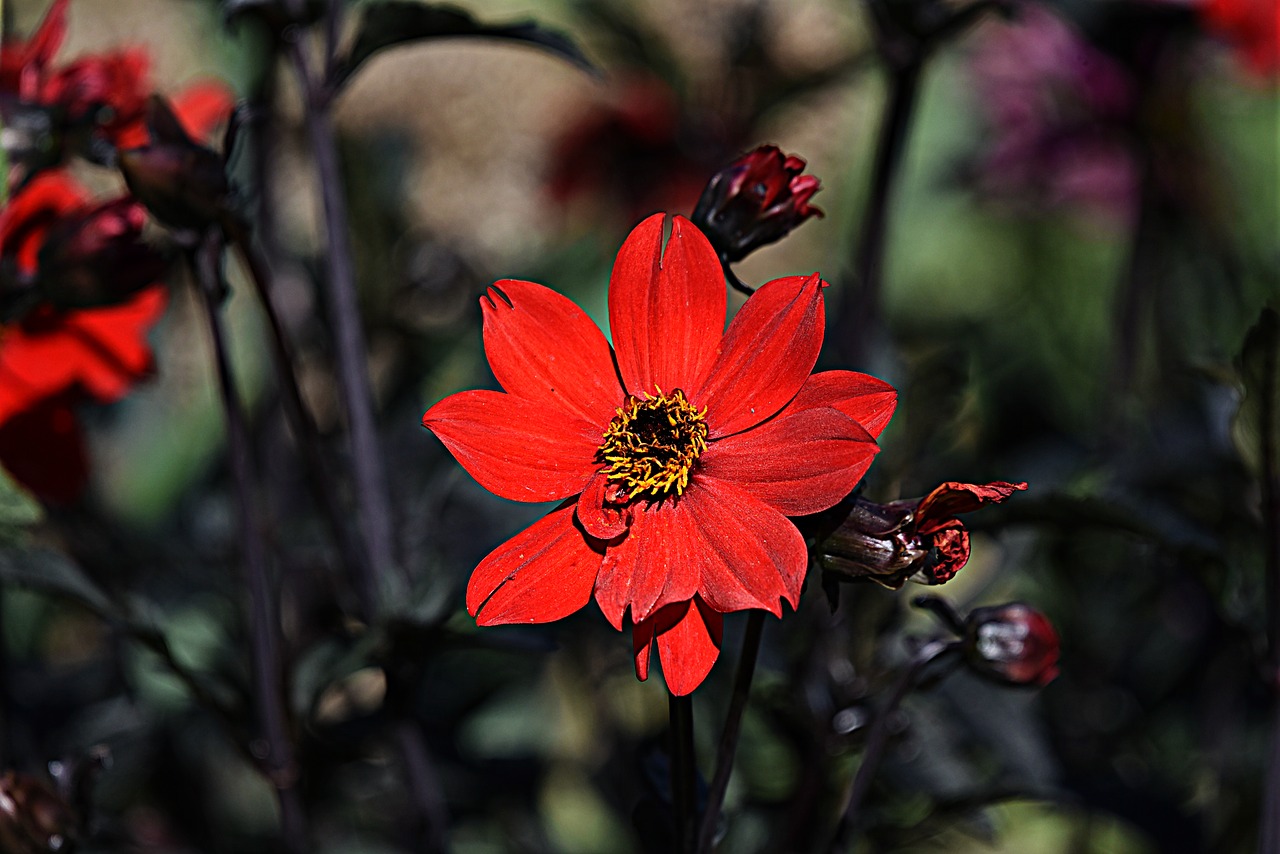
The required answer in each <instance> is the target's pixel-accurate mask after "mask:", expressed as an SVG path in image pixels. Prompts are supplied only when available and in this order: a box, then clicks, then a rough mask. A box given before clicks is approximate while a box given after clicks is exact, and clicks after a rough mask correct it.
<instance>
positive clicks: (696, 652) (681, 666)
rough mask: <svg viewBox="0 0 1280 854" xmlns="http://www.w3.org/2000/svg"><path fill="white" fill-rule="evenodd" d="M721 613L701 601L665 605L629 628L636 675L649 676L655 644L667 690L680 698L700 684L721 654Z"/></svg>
mask: <svg viewBox="0 0 1280 854" xmlns="http://www.w3.org/2000/svg"><path fill="white" fill-rule="evenodd" d="M723 636H724V615H723V614H720V613H718V612H717V611H714V610H712V609H711V608H708V607H707V605H706V604H705V603H703V602H702V601H701V600H698V599H694V600H693V601H692V602H681V603H678V604H675V605H668V606H667V607H665V608H663V609H662V610H661V611H659V612H658V613H656V614H654V615H653V617H651V618H650V619H649V620H647V621H646V622H644V623H641V624H638V625H637V626H636V627H635V628H634V629H633V630H632V649H633V651H634V653H635V663H636V676H637V677H638V678H639V679H640V680H641V681H644V680H645V679H647V678H648V677H649V662H650V658H651V656H652V647H653V645H654V644H655V643H656V644H657V646H658V657H659V659H660V660H661V661H662V676H663V678H664V679H665V680H666V683H667V690H669V691H670V692H671V693H672V694H675V695H676V696H677V697H683V696H685V695H686V694H689V693H692V691H693V690H694V689H695V688H697V687H698V686H699V685H701V684H702V682H703V680H704V679H706V678H707V674H708V673H710V672H711V668H712V666H714V665H715V663H716V659H717V658H719V657H720V643H721V640H722V639H723Z"/></svg>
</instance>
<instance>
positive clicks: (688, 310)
mask: <svg viewBox="0 0 1280 854" xmlns="http://www.w3.org/2000/svg"><path fill="white" fill-rule="evenodd" d="M662 223H663V215H662V214H654V215H653V216H651V217H649V218H648V219H646V220H645V221H644V222H642V223H640V225H638V226H636V228H635V230H634V231H632V232H631V235H630V236H629V237H628V238H627V240H626V242H625V243H623V244H622V248H621V249H620V250H618V259H617V260H616V261H615V262H614V264H613V275H612V277H611V278H610V279H609V328H610V330H611V332H612V333H613V346H614V350H615V351H617V354H618V371H619V372H620V373H621V374H622V382H623V385H624V386H625V387H626V389H627V390H628V391H630V392H631V393H632V394H636V395H640V394H652V393H653V392H654V390H655V388H661V389H662V390H663V391H666V392H669V391H672V390H674V389H677V388H680V389H684V390H685V391H688V390H689V388H691V387H692V386H693V385H694V384H696V383H698V382H699V381H700V380H701V379H702V377H703V376H704V375H705V374H706V372H707V369H708V368H710V366H711V363H712V362H713V361H714V360H715V356H716V344H717V343H719V341H720V336H721V334H722V333H723V332H724V318H725V304H726V296H725V286H724V273H723V271H722V270H721V268H720V261H719V259H718V258H717V257H716V253H715V250H714V249H712V248H711V244H710V243H708V242H707V239H706V238H705V237H703V236H702V232H700V231H699V230H698V228H697V226H695V225H693V224H692V223H691V222H689V221H688V220H687V219H685V218H684V217H681V216H677V217H674V218H673V219H672V222H671V238H670V239H669V240H668V241H667V246H666V251H665V252H663V250H662Z"/></svg>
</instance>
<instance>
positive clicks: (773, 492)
mask: <svg viewBox="0 0 1280 854" xmlns="http://www.w3.org/2000/svg"><path fill="white" fill-rule="evenodd" d="M798 402H799V396H797V400H796V402H793V403H792V404H791V405H789V406H788V407H787V408H786V409H784V410H783V411H782V412H781V413H779V415H778V417H777V418H774V419H773V420H772V421H769V422H767V423H765V424H761V425H760V426H759V427H755V428H753V429H751V430H746V431H744V432H742V433H738V434H736V435H733V436H728V437H726V438H724V439H720V440H718V441H715V442H712V443H711V444H710V445H709V446H708V447H707V450H706V453H704V454H703V455H702V465H703V471H704V472H705V473H706V474H707V475H708V476H711V477H714V478H717V479H719V480H722V481H729V482H731V483H735V484H738V485H739V486H741V487H743V488H745V489H746V490H747V491H748V492H750V493H751V494H752V495H754V496H756V497H757V498H759V499H760V500H762V501H764V502H765V503H766V504H768V505H769V506H771V507H773V508H775V509H777V510H779V511H780V512H782V513H785V514H786V515H788V516H803V515H805V514H807V513H817V512H819V511H822V510H826V509H827V508H828V507H831V506H833V505H834V504H836V503H837V502H839V501H840V499H842V498H844V497H845V496H846V495H848V494H849V493H850V492H851V491H852V490H853V488H854V487H855V486H857V484H858V481H859V480H861V479H862V476H863V475H864V474H866V471H867V469H868V468H869V467H870V466H871V461H872V460H873V459H874V458H875V455H876V453H877V452H878V451H879V450H880V448H879V446H878V445H877V444H876V441H875V439H873V438H871V434H870V433H868V432H867V431H866V430H864V429H863V427H862V425H861V424H859V423H858V422H857V421H854V420H853V419H851V418H849V417H848V416H847V415H845V414H843V413H841V412H837V411H836V410H835V409H831V408H829V407H820V408H816V409H808V408H802V407H798V405H797V404H798Z"/></svg>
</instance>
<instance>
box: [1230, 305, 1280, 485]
mask: <svg viewBox="0 0 1280 854" xmlns="http://www.w3.org/2000/svg"><path fill="white" fill-rule="evenodd" d="M1236 364H1237V368H1238V370H1239V372H1240V382H1241V385H1242V386H1243V388H1244V397H1243V398H1242V399H1241V401H1240V410H1239V412H1237V413H1236V420H1235V424H1234V428H1233V431H1234V438H1235V442H1236V448H1237V449H1238V450H1239V452H1240V456H1241V458H1242V459H1243V460H1244V462H1245V464H1246V465H1247V466H1249V468H1250V469H1251V470H1252V471H1253V472H1254V473H1255V474H1258V475H1260V476H1262V477H1264V478H1267V479H1271V478H1274V477H1276V476H1277V471H1276V466H1277V456H1278V455H1280V313H1277V312H1276V310H1275V309H1274V308H1270V307H1268V308H1265V309H1263V310H1262V316H1261V317H1259V318H1258V322H1257V323H1256V324H1254V326H1253V328H1252V329H1250V330H1249V333H1248V334H1247V335H1246V336H1245V339H1244V349H1243V350H1242V351H1241V353H1240V358H1239V359H1238V360H1237V363H1236ZM1267 465H1269V466H1270V468H1271V470H1270V471H1264V467H1266V466H1267Z"/></svg>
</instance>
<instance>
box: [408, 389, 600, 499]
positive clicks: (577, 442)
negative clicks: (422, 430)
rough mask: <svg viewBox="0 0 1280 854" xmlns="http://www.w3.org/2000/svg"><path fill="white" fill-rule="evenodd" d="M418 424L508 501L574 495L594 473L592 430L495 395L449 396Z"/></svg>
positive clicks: (596, 437)
mask: <svg viewBox="0 0 1280 854" xmlns="http://www.w3.org/2000/svg"><path fill="white" fill-rule="evenodd" d="M422 425H423V426H424V427H426V428H427V429H428V430H430V431H431V432H433V433H435V434H436V436H438V437H439V438H440V441H441V442H444V445H445V447H446V448H448V449H449V452H450V453H452V454H453V456H454V458H455V459H456V460H457V461H458V462H459V463H461V464H462V467H463V468H465V469H466V470H467V473H468V474H470V475H471V476H472V477H474V478H475V479H476V481H477V482H478V483H479V484H480V485H481V486H483V487H484V488H485V489H487V490H489V491H490V492H492V493H493V494H494V495H498V496H501V497H503V498H509V499H511V500H512V501H559V500H560V499H562V498H568V497H569V496H570V495H576V494H577V493H579V492H581V491H582V489H583V487H585V486H586V485H587V481H588V480H590V479H591V476H592V475H593V474H595V472H596V469H598V468H599V464H597V463H596V462H595V454H596V448H597V446H598V445H599V444H600V429H599V428H598V427H595V426H592V425H591V424H588V423H586V422H585V421H580V420H578V419H576V418H570V417H568V416H565V415H560V414H559V413H555V412H548V411H547V410H546V409H545V408H543V407H542V406H540V405H538V404H536V403H531V402H530V401H527V400H522V399H520V398H518V397H516V396H515V395H510V394H503V393H502V392H500V391H483V390H482V391H463V392H459V393H457V394H454V395H450V396H449V397H446V398H445V399H444V400H442V401H440V402H439V403H437V404H436V405H435V406H433V407H431V408H430V409H429V410H427V413H426V414H425V415H423V416H422Z"/></svg>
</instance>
